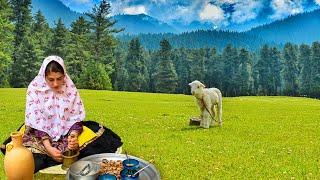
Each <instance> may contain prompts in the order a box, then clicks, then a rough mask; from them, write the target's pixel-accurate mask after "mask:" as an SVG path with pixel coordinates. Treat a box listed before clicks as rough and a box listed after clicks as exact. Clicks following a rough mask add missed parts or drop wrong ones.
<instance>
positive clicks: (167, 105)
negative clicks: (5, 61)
mask: <svg viewBox="0 0 320 180" xmlns="http://www.w3.org/2000/svg"><path fill="white" fill-rule="evenodd" d="M80 94H81V97H82V99H83V101H84V104H85V108H86V114H87V119H90V120H96V121H98V122H100V123H102V124H104V125H106V126H107V127H109V128H111V129H112V130H113V131H115V132H116V133H117V134H119V135H120V137H121V138H122V141H123V142H124V145H123V150H125V151H127V152H128V153H129V154H131V155H134V156H137V157H140V158H142V159H145V160H149V159H154V160H155V163H154V164H155V165H156V167H157V168H158V169H159V171H160V174H161V177H162V179H320V172H319V168H320V141H319V137H320V113H319V112H320V101H319V100H314V99H307V98H295V97H236V98H224V101H223V120H224V124H223V127H222V128H219V127H212V128H210V129H202V128H198V127H195V126H189V125H188V123H189V118H190V117H192V116H197V115H198V109H197V107H196V104H195V102H194V98H193V97H192V96H187V95H168V94H150V93H129V92H113V91H93V90H81V91H80ZM24 106H25V89H0V122H1V126H0V140H1V142H3V141H4V140H5V139H6V137H7V136H9V134H10V132H11V131H14V130H15V129H16V128H17V127H18V126H19V125H20V124H21V123H22V122H23V121H24ZM0 160H1V164H0V169H1V171H0V176H1V177H2V178H1V179H3V178H4V177H5V175H4V170H3V169H4V168H3V155H0ZM61 179H63V178H61Z"/></svg>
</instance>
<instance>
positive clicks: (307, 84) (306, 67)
mask: <svg viewBox="0 0 320 180" xmlns="http://www.w3.org/2000/svg"><path fill="white" fill-rule="evenodd" d="M299 51H300V53H299V60H300V64H301V66H302V69H301V73H300V82H301V83H300V94H301V95H304V96H310V92H311V85H312V84H311V83H312V75H311V73H312V68H313V67H312V62H311V49H310V47H309V46H308V45H306V44H302V45H301V46H300V48H299Z"/></svg>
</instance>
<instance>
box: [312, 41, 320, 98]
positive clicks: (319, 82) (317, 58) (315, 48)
mask: <svg viewBox="0 0 320 180" xmlns="http://www.w3.org/2000/svg"><path fill="white" fill-rule="evenodd" d="M311 65H312V69H311V77H312V81H311V82H312V84H311V93H310V95H311V97H316V98H320V42H318V41H317V42H314V43H312V47H311Z"/></svg>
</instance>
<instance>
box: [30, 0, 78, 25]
mask: <svg viewBox="0 0 320 180" xmlns="http://www.w3.org/2000/svg"><path fill="white" fill-rule="evenodd" d="M38 10H40V11H41V12H42V13H43V14H44V16H45V17H46V19H47V22H48V23H49V25H50V27H54V22H57V20H58V19H59V18H61V19H62V21H63V23H64V24H65V26H67V27H70V25H71V23H72V22H73V21H75V20H77V19H78V18H79V17H80V16H81V15H82V14H80V13H77V12H75V11H72V10H71V9H70V8H68V7H67V6H66V5H64V4H63V3H62V2H61V1H59V0H32V14H35V13H36V12H37V11H38Z"/></svg>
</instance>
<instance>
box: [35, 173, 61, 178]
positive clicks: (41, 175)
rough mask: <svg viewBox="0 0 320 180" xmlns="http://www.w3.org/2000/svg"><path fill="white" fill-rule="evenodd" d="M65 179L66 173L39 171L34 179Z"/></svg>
mask: <svg viewBox="0 0 320 180" xmlns="http://www.w3.org/2000/svg"><path fill="white" fill-rule="evenodd" d="M49 179H50V180H65V179H67V178H66V175H60V174H59V175H58V174H41V173H37V174H35V175H34V180H49Z"/></svg>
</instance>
